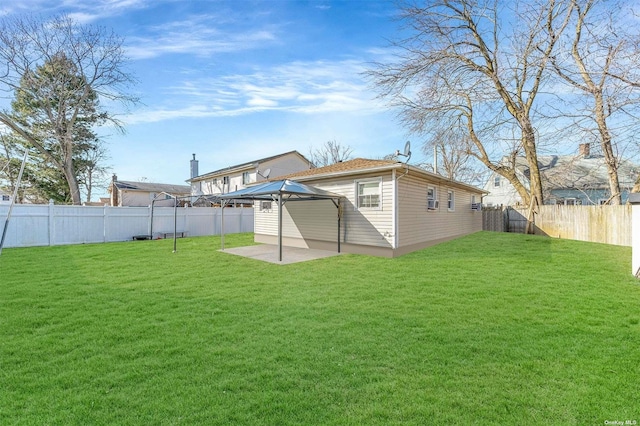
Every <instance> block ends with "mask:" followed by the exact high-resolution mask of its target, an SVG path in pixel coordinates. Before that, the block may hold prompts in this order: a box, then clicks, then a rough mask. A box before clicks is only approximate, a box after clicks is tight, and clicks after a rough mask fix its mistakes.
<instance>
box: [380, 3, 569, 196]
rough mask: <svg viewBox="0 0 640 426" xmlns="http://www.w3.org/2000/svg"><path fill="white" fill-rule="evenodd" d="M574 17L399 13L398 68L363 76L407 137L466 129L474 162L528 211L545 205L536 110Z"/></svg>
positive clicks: (520, 6)
mask: <svg viewBox="0 0 640 426" xmlns="http://www.w3.org/2000/svg"><path fill="white" fill-rule="evenodd" d="M571 7H572V5H571V4H565V3H560V2H556V1H555V0H549V1H546V0H540V1H537V2H522V3H512V2H500V1H491V0H485V1H471V0H455V1H446V0H432V1H428V2H426V5H425V6H424V7H420V6H414V5H408V4H405V5H404V6H402V20H403V22H404V23H405V24H406V26H407V29H408V31H409V32H410V33H411V34H412V35H411V36H409V37H408V38H406V39H404V40H400V41H398V42H396V43H394V46H395V47H396V48H397V49H398V50H399V51H400V52H401V53H400V54H399V55H398V61H397V62H396V63H382V64H377V67H376V68H375V69H374V70H372V71H371V72H370V73H369V75H370V76H371V77H372V78H373V80H374V84H375V85H376V87H377V88H378V90H379V92H380V94H381V96H382V97H386V98H388V99H390V100H391V104H392V105H393V106H397V107H400V111H401V113H400V114H401V115H400V116H401V120H402V121H403V123H405V124H406V125H407V126H408V127H409V128H410V129H411V130H412V131H414V132H419V133H428V132H429V129H430V128H431V127H432V126H434V125H435V124H436V123H446V125H447V126H450V127H457V128H458V129H464V131H465V133H466V141H467V143H468V145H467V152H468V154H469V155H470V156H472V157H475V158H476V159H478V160H479V161H480V162H482V163H483V164H484V165H485V166H486V167H488V168H489V169H490V170H492V171H493V172H495V173H498V174H500V175H502V176H503V177H505V178H506V179H507V180H508V181H509V182H510V183H511V184H512V185H513V186H514V188H515V189H516V191H517V192H518V194H519V195H520V197H521V198H522V200H523V202H524V203H526V204H530V205H534V204H536V203H539V204H542V202H543V193H542V185H541V180H540V171H539V169H538V160H537V156H538V153H537V135H536V128H535V127H534V124H533V118H534V115H535V100H536V97H537V95H538V93H539V91H540V89H541V85H542V84H543V81H544V79H545V76H546V74H547V67H548V64H547V62H548V60H549V58H550V57H551V55H552V53H553V50H554V47H555V45H556V43H557V41H558V37H559V36H560V34H561V33H562V31H563V30H564V28H565V27H566V26H567V23H568V20H569V16H570V12H571ZM514 131H516V132H517V139H516V140H515V141H514V140H513V139H512V138H511V135H512V134H513V132H514ZM518 154H524V156H525V157H526V160H527V163H528V168H529V173H528V174H529V182H530V186H529V187H527V186H526V185H525V184H524V183H523V182H522V181H521V179H520V177H519V175H518V173H516V168H515V156H516V155H518Z"/></svg>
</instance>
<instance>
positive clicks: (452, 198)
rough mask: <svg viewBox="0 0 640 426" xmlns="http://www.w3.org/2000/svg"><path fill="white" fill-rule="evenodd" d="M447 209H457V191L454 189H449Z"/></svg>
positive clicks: (452, 210)
mask: <svg viewBox="0 0 640 426" xmlns="http://www.w3.org/2000/svg"><path fill="white" fill-rule="evenodd" d="M447 210H448V211H450V212H454V211H456V193H455V191H454V190H453V189H447Z"/></svg>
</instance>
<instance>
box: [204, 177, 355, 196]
mask: <svg viewBox="0 0 640 426" xmlns="http://www.w3.org/2000/svg"><path fill="white" fill-rule="evenodd" d="M274 195H285V196H287V199H288V200H293V199H304V200H318V199H337V198H342V197H343V196H342V195H340V194H335V193H333V192H329V191H325V190H323V189H320V188H315V187H313V186H311V185H305V184H304V183H300V182H295V181H291V180H289V179H283V180H277V181H270V182H264V183H262V184H259V185H255V186H250V187H248V188H244V189H240V190H238V191H234V192H229V193H228V194H223V195H217V196H216V198H218V199H222V200H225V199H249V200H271V199H272V197H273V196H274Z"/></svg>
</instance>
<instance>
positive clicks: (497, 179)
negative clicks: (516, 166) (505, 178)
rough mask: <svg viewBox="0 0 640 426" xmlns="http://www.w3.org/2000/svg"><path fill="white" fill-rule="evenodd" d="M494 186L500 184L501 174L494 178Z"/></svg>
mask: <svg viewBox="0 0 640 426" xmlns="http://www.w3.org/2000/svg"><path fill="white" fill-rule="evenodd" d="M493 186H500V176H496V177H494V178H493Z"/></svg>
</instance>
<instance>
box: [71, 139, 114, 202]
mask: <svg viewBox="0 0 640 426" xmlns="http://www.w3.org/2000/svg"><path fill="white" fill-rule="evenodd" d="M107 158H108V155H107V150H106V149H105V147H104V145H96V146H95V147H93V148H92V149H89V150H86V151H85V152H84V153H83V155H82V157H81V158H79V159H78V160H77V162H76V163H77V164H78V184H79V185H80V187H81V188H83V192H84V193H85V196H86V200H87V202H91V197H92V195H93V191H94V189H96V188H99V189H106V188H107V186H108V185H109V183H110V179H109V168H108V167H106V166H104V165H103V164H104V162H105V161H106V160H107Z"/></svg>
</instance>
